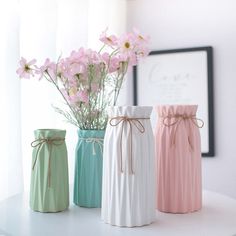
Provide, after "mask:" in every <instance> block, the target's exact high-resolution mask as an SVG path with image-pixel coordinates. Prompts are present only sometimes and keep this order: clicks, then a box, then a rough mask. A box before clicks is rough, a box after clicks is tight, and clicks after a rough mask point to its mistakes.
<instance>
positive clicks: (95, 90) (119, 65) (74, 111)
mask: <svg viewBox="0 0 236 236" xmlns="http://www.w3.org/2000/svg"><path fill="white" fill-rule="evenodd" d="M100 41H101V42H102V43H103V46H102V47H101V49H100V50H99V51H94V50H92V49H85V48H83V47H81V48H80V49H79V50H77V51H72V52H71V54H70V55H69V56H68V57H64V58H59V59H58V60H57V61H56V62H54V61H51V60H50V59H48V58H47V59H46V60H45V62H44V64H43V65H40V66H38V65H36V64H35V63H36V60H35V59H33V60H31V61H29V62H27V60H26V59H25V58H23V57H22V58H21V60H20V68H19V69H18V70H17V74H18V75H19V76H20V78H26V79H29V78H31V77H37V78H38V79H39V80H41V79H42V78H44V79H46V80H47V81H49V82H50V83H51V84H53V85H54V86H55V88H56V89H57V90H58V92H59V93H60V94H61V96H62V98H63V99H64V102H65V104H66V105H67V108H68V110H64V109H61V108H58V107H55V109H56V111H57V112H59V113H60V114H62V115H64V117H65V118H66V120H67V121H68V122H70V123H71V124H73V125H75V126H77V127H78V128H79V129H81V130H103V129H105V127H106V123H107V116H106V108H107V106H109V105H116V103H117V99H118V96H119V92H120V89H121V86H122V83H123V81H124V76H125V74H126V73H127V69H128V68H129V67H132V66H133V65H136V64H137V62H138V59H139V58H141V57H145V56H146V55H147V54H148V52H149V51H148V48H147V45H148V37H145V36H142V35H141V34H140V33H139V31H138V30H134V31H133V32H131V33H127V34H125V35H123V36H121V37H120V38H118V37H116V36H115V35H110V36H107V33H106V31H104V32H103V33H102V34H101V36H100ZM106 48H107V49H108V50H106V51H105V49H106Z"/></svg>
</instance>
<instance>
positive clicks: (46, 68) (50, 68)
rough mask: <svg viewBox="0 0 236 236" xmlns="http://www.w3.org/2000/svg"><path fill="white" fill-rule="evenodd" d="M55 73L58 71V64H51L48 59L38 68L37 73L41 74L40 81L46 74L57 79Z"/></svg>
mask: <svg viewBox="0 0 236 236" xmlns="http://www.w3.org/2000/svg"><path fill="white" fill-rule="evenodd" d="M55 71H56V64H55V63H53V62H51V61H50V59H49V58H47V59H46V60H45V62H44V64H43V65H42V66H41V67H39V68H38V70H37V71H36V73H37V74H39V80H41V79H42V77H43V76H44V74H45V73H46V72H47V73H48V74H49V75H50V77H51V78H55V76H56V75H55Z"/></svg>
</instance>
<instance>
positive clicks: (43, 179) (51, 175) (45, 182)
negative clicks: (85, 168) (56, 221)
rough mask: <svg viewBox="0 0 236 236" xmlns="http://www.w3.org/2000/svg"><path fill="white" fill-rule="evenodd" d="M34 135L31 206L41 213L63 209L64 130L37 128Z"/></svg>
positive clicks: (66, 200)
mask: <svg viewBox="0 0 236 236" xmlns="http://www.w3.org/2000/svg"><path fill="white" fill-rule="evenodd" d="M34 135H35V141H33V142H32V144H31V145H32V147H33V148H34V149H33V159H32V171H31V186H30V208H31V209H32V210H34V211H40V212H58V211H63V210H65V209H67V208H68V206H69V183H68V160H67V149H66V144H65V135H66V131H65V130H57V129H38V130H35V131H34Z"/></svg>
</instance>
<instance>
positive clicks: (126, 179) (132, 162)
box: [101, 106, 156, 227]
mask: <svg viewBox="0 0 236 236" xmlns="http://www.w3.org/2000/svg"><path fill="white" fill-rule="evenodd" d="M151 111H152V107H134V106H133V107H111V108H110V110H109V112H108V113H109V121H108V125H107V129H106V133H105V138H104V154H103V185H102V187H103V188H102V215H101V216H102V220H103V221H104V222H105V223H109V224H111V225H116V226H125V227H134V226H142V225H147V224H150V223H152V222H153V221H155V217H156V216H155V208H156V207H155V205H156V204H155V198H156V196H155V193H156V191H155V186H156V184H155V164H154V137H153V132H152V128H151V124H150V119H149V117H150V114H151Z"/></svg>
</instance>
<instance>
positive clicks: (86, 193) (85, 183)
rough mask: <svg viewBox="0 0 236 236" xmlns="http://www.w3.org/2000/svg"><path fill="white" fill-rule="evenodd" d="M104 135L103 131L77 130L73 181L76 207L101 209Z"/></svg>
mask: <svg viewBox="0 0 236 236" xmlns="http://www.w3.org/2000/svg"><path fill="white" fill-rule="evenodd" d="M104 134H105V131H104V130H78V135H79V140H78V144H77V147H76V155H75V156H76V160H75V179H74V203H75V204H76V205H79V206H82V207H101V192H102V153H103V138H104Z"/></svg>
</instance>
